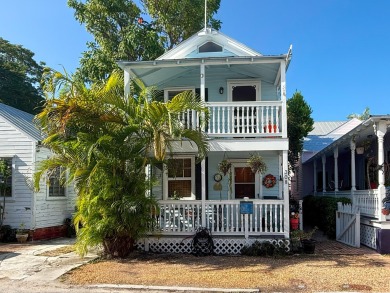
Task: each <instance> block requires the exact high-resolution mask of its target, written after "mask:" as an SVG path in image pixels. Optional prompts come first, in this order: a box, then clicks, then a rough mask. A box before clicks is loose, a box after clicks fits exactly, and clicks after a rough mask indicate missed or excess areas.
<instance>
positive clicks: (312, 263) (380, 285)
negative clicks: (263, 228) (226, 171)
mask: <svg viewBox="0 0 390 293" xmlns="http://www.w3.org/2000/svg"><path fill="white" fill-rule="evenodd" d="M62 281H63V282H65V283H67V284H73V285H75V284H77V285H87V284H101V283H103V284H104V283H105V284H144V285H158V286H192V287H204V288H207V287H214V288H215V287H218V288H257V289H260V292H275V291H277V292H297V291H299V292H313V291H322V292H324V291H354V292H370V291H371V292H390V256H389V255H380V254H359V255H326V254H315V255H304V254H301V255H292V256H287V257H276V258H275V257H269V258H268V257H247V256H204V257H195V256H192V255H177V254H176V255H175V254H145V253H135V254H133V255H132V257H131V258H130V259H127V260H109V261H107V260H102V261H97V262H94V263H90V264H87V265H85V266H83V267H81V268H78V269H76V270H73V271H71V272H69V273H68V274H66V275H64V276H63V277H62Z"/></svg>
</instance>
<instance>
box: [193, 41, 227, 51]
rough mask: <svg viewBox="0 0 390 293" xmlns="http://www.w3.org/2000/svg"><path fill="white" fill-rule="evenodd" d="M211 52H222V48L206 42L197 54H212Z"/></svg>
mask: <svg viewBox="0 0 390 293" xmlns="http://www.w3.org/2000/svg"><path fill="white" fill-rule="evenodd" d="M213 52H223V48H222V46H220V45H218V44H216V43H214V42H207V43H204V44H203V45H202V46H200V47H199V53H213Z"/></svg>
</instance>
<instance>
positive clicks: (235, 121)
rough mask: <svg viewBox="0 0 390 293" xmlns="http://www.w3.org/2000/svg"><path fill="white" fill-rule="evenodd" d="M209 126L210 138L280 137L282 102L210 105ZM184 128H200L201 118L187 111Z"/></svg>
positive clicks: (217, 103) (207, 129) (218, 103)
mask: <svg viewBox="0 0 390 293" xmlns="http://www.w3.org/2000/svg"><path fill="white" fill-rule="evenodd" d="M207 107H208V109H209V122H208V125H207V126H206V132H207V134H208V135H209V136H224V137H229V136H230V137H239V136H242V137H248V136H250V137H261V136H264V137H266V136H281V132H282V119H283V117H282V114H281V113H282V102H281V101H269V102H210V103H207ZM181 120H182V123H183V124H184V125H185V127H187V128H190V129H196V128H198V127H199V114H198V113H196V112H195V111H188V112H185V113H182V114H181Z"/></svg>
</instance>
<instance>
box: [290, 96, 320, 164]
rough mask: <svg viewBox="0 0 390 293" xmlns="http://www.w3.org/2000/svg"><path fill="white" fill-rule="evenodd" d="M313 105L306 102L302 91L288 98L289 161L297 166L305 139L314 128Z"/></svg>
mask: <svg viewBox="0 0 390 293" xmlns="http://www.w3.org/2000/svg"><path fill="white" fill-rule="evenodd" d="M312 112H313V111H312V109H311V107H310V106H309V105H308V104H307V103H306V101H305V99H304V97H303V96H302V94H301V92H295V93H294V94H293V96H292V97H291V98H290V99H288V100H287V121H288V123H287V133H288V138H289V154H288V161H289V163H290V166H291V167H293V166H295V164H296V162H297V161H298V159H299V156H300V154H301V152H302V150H303V139H304V137H306V136H307V135H308V133H309V132H310V131H312V130H313V124H314V121H313V119H312V118H311V113H312Z"/></svg>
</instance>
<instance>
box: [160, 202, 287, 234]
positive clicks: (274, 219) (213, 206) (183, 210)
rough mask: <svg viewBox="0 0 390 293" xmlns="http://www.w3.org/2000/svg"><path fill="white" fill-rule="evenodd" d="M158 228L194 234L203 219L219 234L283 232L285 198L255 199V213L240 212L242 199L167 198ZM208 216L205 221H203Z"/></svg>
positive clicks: (161, 230)
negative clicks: (202, 200) (196, 199)
mask: <svg viewBox="0 0 390 293" xmlns="http://www.w3.org/2000/svg"><path fill="white" fill-rule="evenodd" d="M155 217H156V221H155V225H154V227H153V228H154V232H157V233H161V234H165V235H180V234H181V235H188V234H194V233H195V232H196V230H197V229H198V228H199V227H203V225H202V223H203V222H204V225H205V227H206V228H208V229H209V230H210V231H211V232H212V233H213V234H217V235H218V234H219V235H244V234H245V233H247V234H248V235H249V236H251V235H256V236H259V235H283V233H284V231H285V226H286V225H288V223H284V221H283V219H284V202H283V201H282V200H261V201H260V200H253V214H249V215H244V214H241V213H240V202H239V201H237V200H232V201H222V202H221V201H206V204H205V205H204V208H202V202H201V201H194V200H188V201H185V200H166V201H160V202H159V212H158V213H157V215H156V216H155ZM203 219H204V221H203Z"/></svg>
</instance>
